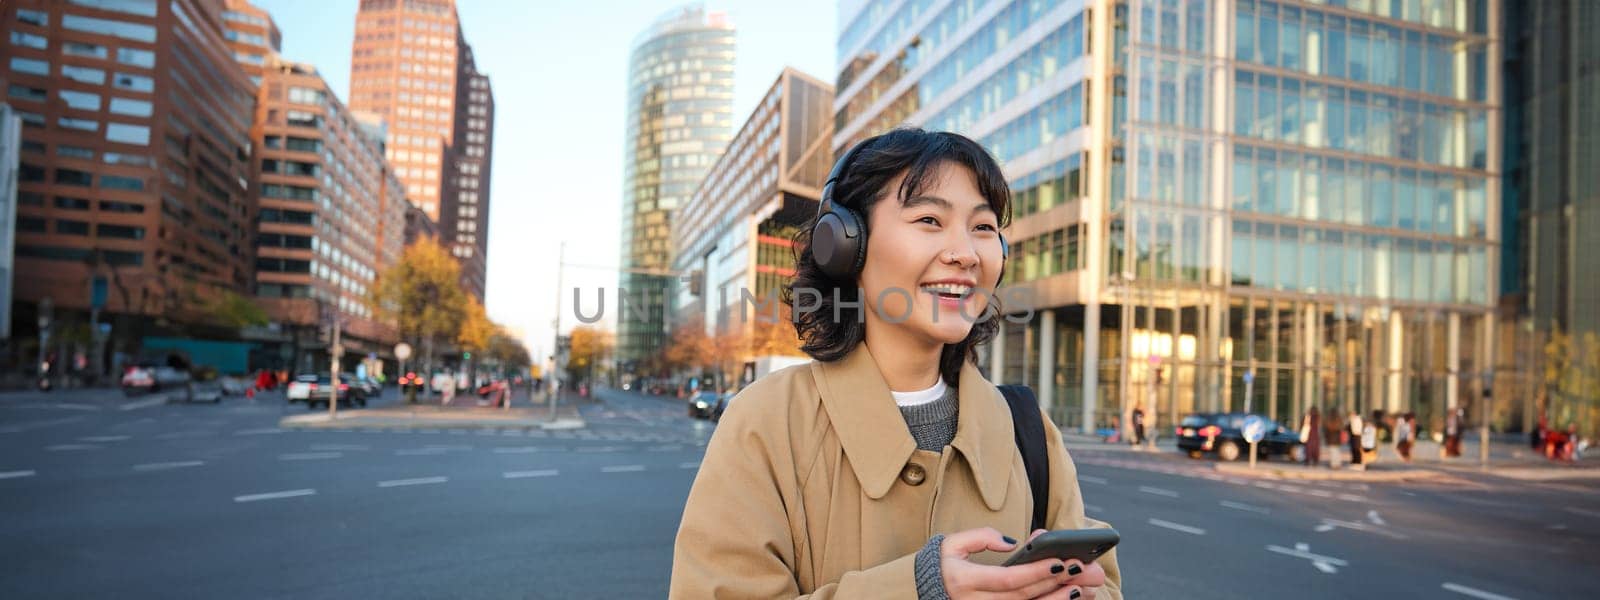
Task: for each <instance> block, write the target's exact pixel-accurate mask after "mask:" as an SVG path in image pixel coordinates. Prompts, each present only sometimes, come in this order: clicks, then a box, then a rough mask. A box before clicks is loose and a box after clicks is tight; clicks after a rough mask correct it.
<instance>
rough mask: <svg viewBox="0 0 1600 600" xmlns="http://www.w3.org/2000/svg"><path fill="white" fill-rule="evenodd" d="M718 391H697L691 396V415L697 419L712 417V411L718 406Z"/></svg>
mask: <svg viewBox="0 0 1600 600" xmlns="http://www.w3.org/2000/svg"><path fill="white" fill-rule="evenodd" d="M717 400H718V398H717V393H716V392H713V391H709V390H702V391H699V392H695V393H694V395H691V396H689V416H691V417H694V418H696V419H709V418H711V411H712V410H714V409H715V408H716V406H717Z"/></svg>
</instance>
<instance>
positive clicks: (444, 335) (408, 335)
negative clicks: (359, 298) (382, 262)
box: [367, 238, 487, 374]
mask: <svg viewBox="0 0 1600 600" xmlns="http://www.w3.org/2000/svg"><path fill="white" fill-rule="evenodd" d="M460 280H461V264H460V263H458V262H456V259H455V258H454V257H452V256H450V253H449V252H447V251H445V249H444V247H443V246H440V245H439V242H437V241H435V240H434V239H432V238H422V239H419V240H417V241H416V242H415V243H413V244H411V245H410V246H406V250H405V254H404V255H402V256H401V258H400V262H399V263H397V264H395V265H394V266H392V267H389V268H388V269H386V270H384V271H383V272H382V273H379V274H378V278H377V282H376V283H375V284H374V285H373V286H372V288H371V291H370V292H369V295H368V298H367V304H368V306H369V307H371V308H372V311H373V314H375V315H377V316H378V317H379V318H380V319H383V320H387V321H390V322H393V323H395V324H396V325H397V326H398V327H399V329H400V339H402V340H407V341H410V340H416V341H419V342H421V350H422V351H421V355H420V356H419V357H418V358H419V359H420V360H421V362H422V364H423V372H424V373H430V374H431V373H432V372H433V365H434V362H433V361H434V358H435V343H436V342H443V343H447V344H448V343H451V342H457V341H459V339H460V336H461V333H462V329H463V327H462V324H463V321H464V320H465V319H466V318H467V312H468V310H469V309H468V304H469V300H470V296H468V294H467V293H466V292H465V291H463V290H462V289H461V283H460ZM471 303H472V304H476V302H475V301H474V302H471ZM477 310H478V311H479V313H480V314H481V311H482V306H479V307H478V309H477ZM484 318H485V319H487V317H484ZM475 326H476V325H475Z"/></svg>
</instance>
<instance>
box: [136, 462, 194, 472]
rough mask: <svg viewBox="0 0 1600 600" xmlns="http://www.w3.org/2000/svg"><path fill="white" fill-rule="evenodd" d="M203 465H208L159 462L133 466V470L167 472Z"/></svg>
mask: <svg viewBox="0 0 1600 600" xmlns="http://www.w3.org/2000/svg"><path fill="white" fill-rule="evenodd" d="M203 464H206V462H205V461H203V460H180V461H176V462H158V463H145V464H142V465H134V466H133V470H135V471H165V470H167V469H181V468H184V467H198V466H200V465H203Z"/></svg>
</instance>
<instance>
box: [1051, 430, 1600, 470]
mask: <svg viewBox="0 0 1600 600" xmlns="http://www.w3.org/2000/svg"><path fill="white" fill-rule="evenodd" d="M1062 438H1063V439H1064V441H1065V442H1066V444H1067V448H1068V449H1069V450H1083V451H1091V452H1126V453H1129V454H1135V455H1144V456H1148V457H1150V458H1151V459H1152V460H1170V461H1174V462H1187V463H1192V464H1197V465H1208V466H1210V468H1212V469H1215V470H1216V471H1217V472H1218V473H1224V474H1228V475H1241V476H1250V477H1271V478H1279V479H1302V480H1324V481H1367V482H1396V481H1423V480H1444V479H1450V478H1455V477H1471V476H1474V475H1485V474H1486V475H1491V476H1495V477H1505V478H1510V479H1520V480H1526V481H1559V480H1600V452H1596V451H1591V452H1590V453H1589V457H1588V458H1586V459H1584V460H1582V461H1579V462H1578V463H1577V464H1571V463H1557V462H1552V461H1549V460H1546V459H1545V458H1544V457H1542V456H1539V455H1537V454H1534V452H1533V450H1532V449H1531V448H1528V447H1527V446H1525V445H1521V444H1512V443H1509V442H1493V441H1491V442H1490V446H1489V463H1488V466H1487V467H1484V466H1483V465H1482V464H1480V462H1479V457H1478V441H1477V438H1476V437H1474V438H1472V439H1470V440H1469V439H1466V438H1463V439H1462V443H1461V456H1459V457H1456V458H1449V459H1446V458H1441V457H1440V456H1439V446H1440V445H1439V444H1438V443H1436V442H1433V441H1432V440H1423V441H1420V442H1418V443H1417V445H1416V447H1415V448H1413V449H1412V451H1411V457H1412V462H1411V463H1405V462H1402V461H1401V460H1400V456H1399V455H1398V454H1397V453H1396V452H1395V450H1394V445H1393V444H1384V445H1381V446H1379V448H1378V461H1377V462H1376V463H1373V464H1371V465H1366V467H1365V468H1360V469H1358V468H1352V467H1351V465H1350V464H1349V461H1350V456H1349V453H1348V452H1345V451H1344V449H1343V448H1340V459H1341V466H1340V468H1330V467H1328V466H1327V461H1328V459H1329V449H1328V448H1326V447H1324V448H1323V450H1322V458H1323V464H1322V465H1321V466H1316V467H1308V466H1305V465H1301V464H1296V463H1289V462H1285V461H1284V460H1283V459H1281V458H1275V459H1273V460H1261V459H1258V460H1257V461H1256V468H1255V469H1251V468H1250V461H1249V460H1240V461H1238V462H1221V461H1217V460H1215V459H1214V458H1211V457H1207V458H1204V459H1191V458H1189V457H1188V456H1187V455H1186V454H1184V453H1182V452H1179V451H1178V450H1177V448H1176V447H1174V446H1173V444H1172V439H1171V438H1167V439H1161V440H1158V441H1157V444H1158V445H1157V447H1156V450H1154V451H1152V450H1150V449H1149V448H1148V447H1142V448H1139V449H1134V448H1133V447H1131V446H1129V445H1128V444H1108V443H1105V442H1104V441H1102V440H1101V439H1100V438H1099V437H1096V436H1092V435H1084V434H1081V433H1076V432H1067V431H1063V432H1062Z"/></svg>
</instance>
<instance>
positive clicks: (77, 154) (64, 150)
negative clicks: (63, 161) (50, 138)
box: [56, 145, 94, 160]
mask: <svg viewBox="0 0 1600 600" xmlns="http://www.w3.org/2000/svg"><path fill="white" fill-rule="evenodd" d="M56 156H63V157H66V158H82V159H86V160H94V150H90V149H88V148H79V147H77V146H63V145H57V146H56Z"/></svg>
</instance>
